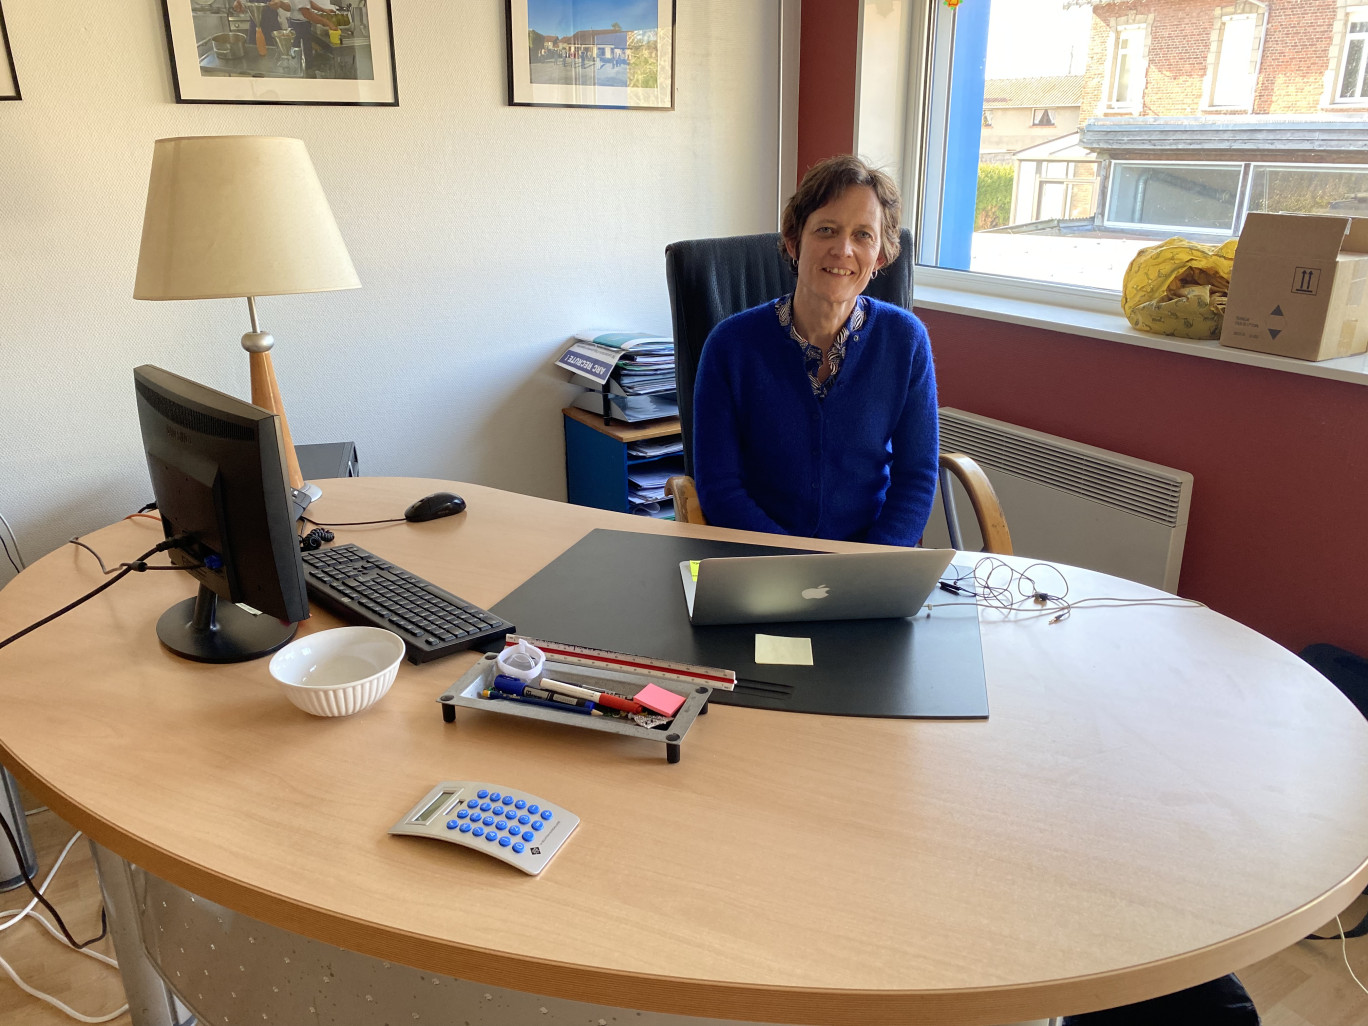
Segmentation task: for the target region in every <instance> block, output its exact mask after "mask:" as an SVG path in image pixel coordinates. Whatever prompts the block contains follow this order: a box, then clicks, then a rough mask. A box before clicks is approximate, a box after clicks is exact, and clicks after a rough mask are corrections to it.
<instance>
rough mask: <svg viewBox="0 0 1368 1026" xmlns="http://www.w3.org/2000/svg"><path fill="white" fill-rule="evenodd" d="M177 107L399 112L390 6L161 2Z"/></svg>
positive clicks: (306, 0)
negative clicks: (307, 106) (294, 106)
mask: <svg viewBox="0 0 1368 1026" xmlns="http://www.w3.org/2000/svg"><path fill="white" fill-rule="evenodd" d="M162 10H163V12H164V13H165V15H166V43H167V48H168V49H169V50H170V51H171V77H172V79H173V81H174V82H175V86H176V100H177V101H178V102H180V103H316V104H363V105H368V106H389V107H397V106H398V105H399V87H398V83H397V82H396V80H395V71H394V32H393V30H392V21H391V18H390V0H269V2H265V0H263V2H259V3H256V2H249V0H162Z"/></svg>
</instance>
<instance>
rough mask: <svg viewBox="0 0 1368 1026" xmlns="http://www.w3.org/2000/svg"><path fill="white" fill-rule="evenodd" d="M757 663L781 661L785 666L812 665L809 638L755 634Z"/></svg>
mask: <svg viewBox="0 0 1368 1026" xmlns="http://www.w3.org/2000/svg"><path fill="white" fill-rule="evenodd" d="M755 661H756V662H757V663H776V664H777V663H782V664H783V665H785V666H811V665H812V639H811V638H781V637H779V636H778V635H775V634H757V635H756V636H755Z"/></svg>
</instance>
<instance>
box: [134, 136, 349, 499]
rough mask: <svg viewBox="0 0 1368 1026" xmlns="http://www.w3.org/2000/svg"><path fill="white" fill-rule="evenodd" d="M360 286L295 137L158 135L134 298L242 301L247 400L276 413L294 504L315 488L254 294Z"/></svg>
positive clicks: (312, 496)
mask: <svg viewBox="0 0 1368 1026" xmlns="http://www.w3.org/2000/svg"><path fill="white" fill-rule="evenodd" d="M360 287H361V282H360V280H359V279H358V278H357V277H356V269H355V268H354V267H352V262H351V256H350V255H349V254H348V253H347V247H346V245H345V244H344V243H343V242H342V235H341V233H340V232H338V230H337V222H336V221H335V220H333V215H332V210H331V209H330V208H329V206H328V198H327V197H326V196H325V195H324V194H323V186H322V185H320V184H319V181H318V174H317V173H316V172H315V171H314V166H313V162H312V161H310V160H309V154H308V151H307V150H306V149H305V148H304V143H303V141H302V140H300V139H282V138H276V137H269V136H257V135H224V136H193V137H188V138H179V139H158V140H157V142H156V146H155V147H154V149H153V151H152V174H151V179H150V181H149V182H148V187H147V209H146V211H145V213H144V214H143V231H142V245H141V247H140V248H139V250H138V276H137V281H136V282H135V284H134V286H133V298H134V299H235V298H245V299H246V300H247V312H248V315H249V316H250V318H251V323H252V330H251V331H249V332H247V334H245V335H243V336H242V348H243V349H246V350H247V352H248V353H249V354H250V356H249V358H248V359H249V363H250V365H251V380H252V402H253V403H255V404H256V405H258V406H261V407H264V408H265V409H268V410H270V411H271V412H272V413H274V414H276V415H277V416H279V417H280V427H281V434H282V436H283V441H284V446H285V460H286V469H287V473H288V476H289V481H290V487H291V488H292V489H294V490H295V497H296V503H297V505H298V507H299V509H298V511H299V512H300V513H302V512H303V509H304V507H306V506H307V505H308V503H309V502H310V501H312V500H313V499H316V498H318V496H319V495H321V494H322V492H321V490H320V489H319V488H318V487H317V486H316V485H311V484H308V483H306V482H305V481H304V476H303V474H301V473H300V470H299V460H298V459H297V458H296V456H295V450H294V443H293V442H292V440H291V438H290V426H289V422H288V421H287V420H286V419H285V409H284V406H283V405H282V403H281V401H280V388H279V386H278V385H277V384H276V376H275V368H274V367H273V366H272V364H271V347H272V346H274V345H275V339H274V338H272V337H271V335H270V333H269V332H265V331H262V330H261V329H260V327H259V325H258V324H257V312H256V297H257V296H283V295H289V294H292V293H297V292H331V291H333V290H335V289H356V288H360Z"/></svg>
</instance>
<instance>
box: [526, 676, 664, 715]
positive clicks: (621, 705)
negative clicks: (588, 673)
mask: <svg viewBox="0 0 1368 1026" xmlns="http://www.w3.org/2000/svg"><path fill="white" fill-rule="evenodd" d="M539 683H540V685H541V686H542V687H543V688H546V689H548V690H550V691H557V692H560V693H561V694H563V695H572V696H574V697H575V698H583V699H586V700H588V701H590V702H593V703H594V704H595V705H601V706H603V707H604V708H605V709H616V710H618V711H619V712H629V713H639V712H642V711H644V709H645V707H644V706H643V705H642V704H641V703H640V702H634V701H632V700H631V699H630V698H623V697H622V696H620V695H615V694H613V693H611V692H608V691H591V690H590V689H589V688H585V687H581V686H580V685H578V684H567V683H565V682H564V681H560V680H552V679H551V678H550V677H543V678H542V679H541V681H540V682H539Z"/></svg>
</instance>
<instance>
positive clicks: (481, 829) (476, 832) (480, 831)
mask: <svg viewBox="0 0 1368 1026" xmlns="http://www.w3.org/2000/svg"><path fill="white" fill-rule="evenodd" d="M471 833H472V834H474V835H475V836H476V837H483V836H484V827H476V828H475V829H474V830H472V831H471Z"/></svg>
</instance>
